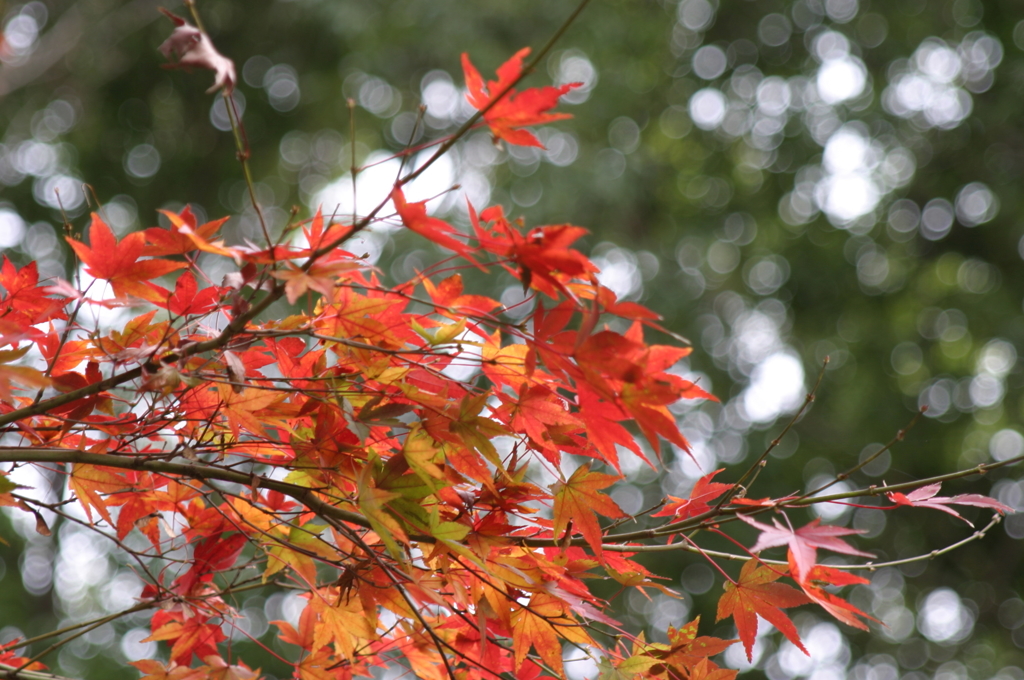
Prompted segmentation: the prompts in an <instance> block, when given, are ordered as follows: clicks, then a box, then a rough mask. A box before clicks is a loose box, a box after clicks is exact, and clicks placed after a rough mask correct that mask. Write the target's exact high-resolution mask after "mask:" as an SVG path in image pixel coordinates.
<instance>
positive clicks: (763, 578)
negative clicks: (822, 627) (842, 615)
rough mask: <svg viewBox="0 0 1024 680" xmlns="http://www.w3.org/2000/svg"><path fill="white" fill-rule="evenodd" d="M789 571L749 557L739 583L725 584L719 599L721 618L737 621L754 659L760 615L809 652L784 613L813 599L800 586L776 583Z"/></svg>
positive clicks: (750, 657)
mask: <svg viewBox="0 0 1024 680" xmlns="http://www.w3.org/2000/svg"><path fill="white" fill-rule="evenodd" d="M784 575H785V571H784V570H780V569H779V567H772V566H768V565H761V566H758V561H757V560H756V559H755V560H748V561H747V562H746V563H745V564H744V565H743V569H742V570H741V571H740V579H739V581H737V582H736V583H726V584H725V594H724V595H722V597H721V599H720V600H718V618H717V619H716V620H717V621H721V620H722V619H727V618H729V617H730V616H731V617H732V618H733V621H735V623H736V632H737V634H738V635H739V636H740V640H742V641H743V649H745V650H746V652H747V659H748V660H750V661H753V658H754V638H755V637H757V617H758V615H760V616H761V617H762V618H763V619H764V620H765V621H767V622H768V623H770V624H772V625H773V626H775V627H776V628H778V629H779V631H780V632H781V633H782V634H783V635H785V636H786V638H787V639H788V640H789V641H790V642H792V643H793V644H794V645H796V646H797V647H798V648H799V649H800V651H802V652H803V653H804V654H809V653H808V651H807V649H805V648H804V646H803V644H802V643H801V642H800V635H799V634H798V633H797V630H796V626H794V625H793V622H792V621H791V620H790V619H789V617H788V616H786V615H785V613H783V611H782V610H783V609H784V608H788V607H797V606H799V605H802V604H807V603H808V602H810V599H808V598H807V596H806V595H804V594H803V593H801V592H800V591H799V590H797V589H796V588H791V587H789V586H787V585H785V584H782V583H775V581H777V580H778V579H779V577H781V576H784Z"/></svg>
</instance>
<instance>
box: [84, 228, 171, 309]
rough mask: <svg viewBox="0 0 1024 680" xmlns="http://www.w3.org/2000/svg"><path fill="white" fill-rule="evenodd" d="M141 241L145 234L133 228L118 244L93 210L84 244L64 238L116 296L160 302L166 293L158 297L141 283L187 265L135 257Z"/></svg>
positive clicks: (93, 274)
mask: <svg viewBox="0 0 1024 680" xmlns="http://www.w3.org/2000/svg"><path fill="white" fill-rule="evenodd" d="M145 241H146V237H145V235H144V234H143V233H142V232H140V231H136V232H133V233H131V234H128V235H127V236H125V237H124V238H123V239H121V242H120V243H118V241H117V239H116V238H114V232H112V231H111V230H110V227H108V226H107V224H106V223H105V222H104V221H103V220H102V219H100V216H99V215H97V214H96V213H93V215H92V224H91V225H90V226H89V245H88V246H87V245H85V244H84V243H82V242H81V241H76V240H74V239H73V238H71V237H67V242H68V244H70V245H71V248H72V249H73V250H74V251H75V254H76V255H78V259H80V260H81V261H82V262H83V263H85V265H86V271H87V272H88V273H89V274H90V275H91V276H93V277H95V278H97V279H104V280H106V281H109V282H110V285H111V286H112V287H113V289H114V295H116V296H117V297H119V298H123V297H125V296H127V295H134V296H135V297H138V298H142V299H143V300H149V301H150V302H160V301H162V300H165V299H166V296H161V295H160V293H159V290H157V289H155V288H154V287H153V286H150V285H147V284H146V283H145V282H146V281H149V280H150V279H155V278H156V277H158V276H163V275H164V274H169V273H171V272H173V271H175V270H177V269H184V268H185V267H187V266H188V265H186V264H185V263H184V262H171V261H169V260H139V257H140V256H141V255H142V251H143V248H145Z"/></svg>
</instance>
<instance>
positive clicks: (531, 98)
mask: <svg viewBox="0 0 1024 680" xmlns="http://www.w3.org/2000/svg"><path fill="white" fill-rule="evenodd" d="M529 53H530V48H529V47H524V48H523V49H521V50H519V51H518V52H516V53H515V54H514V55H512V58H511V59H509V60H508V61H506V62H505V63H504V64H502V65H501V66H499V67H498V71H497V73H498V79H497V80H491V81H488V82H487V85H486V86H485V85H484V79H483V78H482V77H481V76H480V72H479V71H477V70H476V67H475V66H473V64H472V62H470V61H469V55H468V54H465V53H463V55H462V70H463V72H464V73H465V75H466V89H467V90H468V91H467V92H466V99H467V100H469V103H470V104H472V105H473V107H474V108H476V109H477V110H480V109H483V108H484V107H486V106H487V105H488V104H489V103H490V102H491V99H492V98H493V97H496V96H498V95H499V94H500V93H502V92H504V91H505V89H506V88H508V87H509V85H511V84H512V83H513V82H515V81H516V80H517V79H518V78H519V76H520V74H521V73H522V72H523V59H524V58H525V57H526V55H528V54H529ZM582 84H583V83H567V84H565V85H561V86H559V87H550V86H549V87H533V88H530V89H528V90H524V91H522V92H516V91H515V89H514V88H512V89H509V90H508V93H507V94H505V96H504V97H502V98H501V100H500V101H498V103H497V104H495V105H494V106H492V107H491V108H490V109H488V110H487V112H486V113H484V120H485V121H487V124H488V125H489V126H490V128H491V132H492V133H493V134H494V136H495V137H497V138H498V139H504V140H505V141H506V142H508V143H509V144H518V145H520V146H536V147H540V148H541V149H543V148H544V145H543V144H541V143H540V140H539V139H537V138H536V137H534V136H533V134H532V133H531V132H529V131H527V130H523V129H522V128H524V127H527V126H529V125H543V124H544V123H550V122H552V121H556V120H564V119H566V118H572V116H571V115H570V114H568V113H546V112H547V111H550V110H551V109H553V108H554V107H555V106H556V105H557V104H558V98H559V97H561V96H562V95H563V94H565V93H566V92H568V91H569V90H571V89H572V88H574V87H580V86H581V85H582Z"/></svg>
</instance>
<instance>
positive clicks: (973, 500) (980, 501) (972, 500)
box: [885, 482, 1013, 527]
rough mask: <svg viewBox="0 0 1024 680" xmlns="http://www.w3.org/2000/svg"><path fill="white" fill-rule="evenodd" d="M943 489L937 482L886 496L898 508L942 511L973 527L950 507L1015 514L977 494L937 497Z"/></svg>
mask: <svg viewBox="0 0 1024 680" xmlns="http://www.w3.org/2000/svg"><path fill="white" fill-rule="evenodd" d="M941 488H942V482H936V483H934V484H929V485H928V486H922V487H921V488H920V489H914V490H913V491H911V492H910V493H908V494H902V493H900V492H899V491H892V492H890V493H887V494H885V495H886V497H888V499H889V500H891V501H892V502H893V503H895V504H896V505H897V506H900V505H912V506H914V507H915V508H932V509H934V510H941V511H942V512H945V513H949V514H950V515H953V516H954V517H956V518H958V519H962V520H964V521H965V522H967V523H968V524H970V525H971V526H972V527H973V526H974V524H972V523H971V522H970V521H968V520H967V519H964V518H963V517H961V516H960V513H959V512H957V511H956V510H954V509H953V508H951V507H949V506H950V505H973V506H974V507H977V508H990V509H992V510H995V511H996V512H998V513H999V514H1001V515H1005V514H1006V513H1008V512H1013V508H1011V507H1010V506H1008V505H1003V504H1002V503H1000V502H999V501H997V500H995V499H993V498H989V497H988V496H982V495H981V494H977V493H962V494H960V495H958V496H936V495H935V494H937V493H939V489H941Z"/></svg>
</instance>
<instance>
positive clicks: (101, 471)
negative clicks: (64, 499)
mask: <svg viewBox="0 0 1024 680" xmlns="http://www.w3.org/2000/svg"><path fill="white" fill-rule="evenodd" d="M70 485H71V489H72V490H73V491H74V492H75V494H76V495H77V496H78V500H79V501H80V502H81V503H82V506H83V507H84V508H85V513H86V515H88V517H89V520H90V521H91V520H92V508H95V509H96V510H97V512H99V513H100V516H101V517H103V519H105V520H106V521H107V523H108V524H110V525H114V522H113V520H111V518H110V511H109V510H108V509H107V505H108V504H107V503H106V501H104V499H103V496H101V495H100V494H112V493H114V492H116V491H120V490H122V489H124V488H126V487H130V486H131V485H130V484H129V483H128V480H126V479H125V478H124V477H123V476H121V475H120V474H118V473H117V472H114V471H113V470H112V469H111V468H105V467H99V466H97V465H86V464H83V463H75V464H73V465H72V466H71V479H70Z"/></svg>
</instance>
